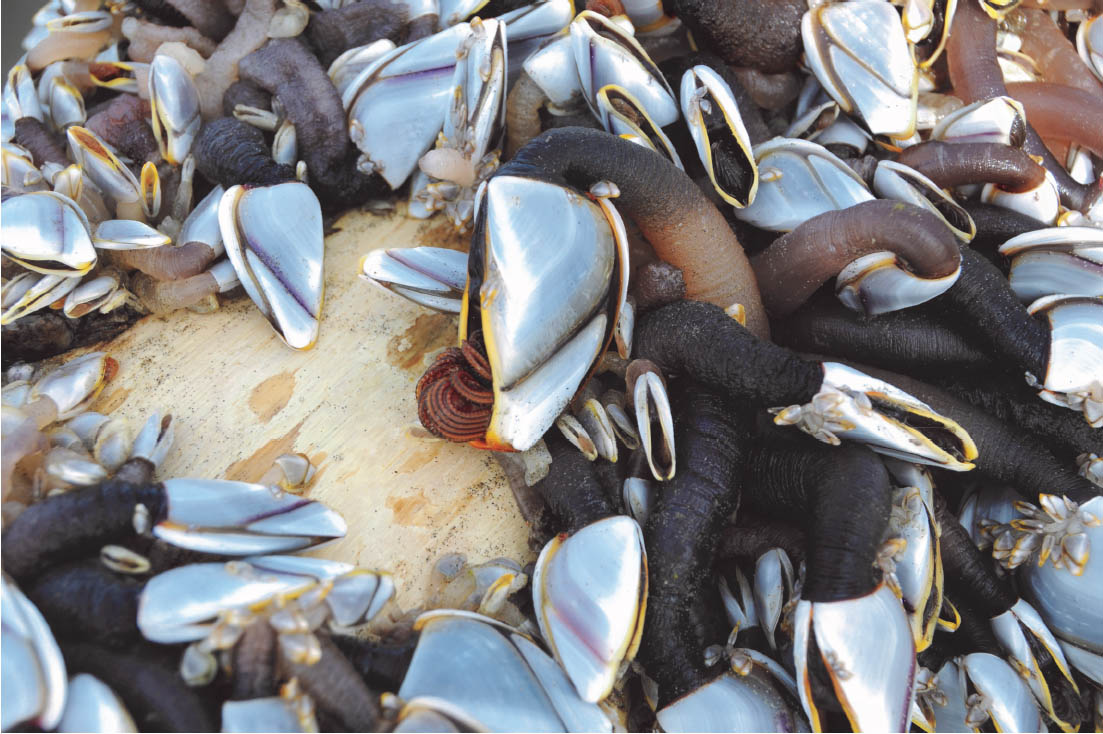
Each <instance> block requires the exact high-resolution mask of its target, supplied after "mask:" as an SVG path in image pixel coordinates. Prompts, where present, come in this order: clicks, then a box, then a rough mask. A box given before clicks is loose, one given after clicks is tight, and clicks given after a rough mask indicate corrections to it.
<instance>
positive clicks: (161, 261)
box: [108, 242, 218, 280]
mask: <svg viewBox="0 0 1103 734" xmlns="http://www.w3.org/2000/svg"><path fill="white" fill-rule="evenodd" d="M108 252H110V255H109V259H110V260H111V262H113V263H114V264H116V265H119V266H121V267H123V268H126V269H128V270H140V271H142V272H143V273H145V274H146V275H149V276H151V277H153V278H154V279H156V280H180V279H181V278H190V277H191V276H193V275H199V274H200V273H202V272H203V271H204V270H206V269H207V266H208V265H210V264H211V262H213V261H214V259H215V258H216V257H218V253H216V252H215V251H214V250H212V249H211V247H210V245H208V244H207V243H205V242H188V243H186V244H183V245H179V246H173V245H166V246H164V247H150V248H146V249H142V250H110V251H108Z"/></svg>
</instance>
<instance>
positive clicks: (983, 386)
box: [935, 374, 1103, 459]
mask: <svg viewBox="0 0 1103 734" xmlns="http://www.w3.org/2000/svg"><path fill="white" fill-rule="evenodd" d="M935 382H936V384H937V385H938V386H939V387H941V388H942V389H944V390H946V391H948V392H949V393H951V394H952V395H954V396H955V397H957V398H960V399H961V400H964V401H966V402H967V403H969V404H970V405H973V406H976V407H977V408H980V409H981V410H983V411H984V412H986V413H990V414H992V415H994V416H995V417H996V418H999V419H1000V420H1001V421H1003V422H1004V423H1009V424H1011V425H1014V426H1018V427H1019V428H1021V429H1023V430H1025V431H1030V432H1031V433H1034V434H1037V435H1038V436H1039V437H1040V438H1042V439H1043V440H1044V441H1046V443H1047V444H1050V445H1051V447H1052V448H1054V449H1055V453H1057V454H1058V455H1060V454H1061V453H1063V452H1067V453H1068V456H1067V457H1066V458H1069V459H1074V458H1076V456H1077V455H1078V454H1082V453H1097V454H1099V453H1103V431H1100V430H1099V429H1098V428H1092V427H1091V426H1090V425H1089V424H1088V422H1087V421H1085V420H1084V416H1083V415H1082V414H1081V413H1077V412H1075V411H1072V410H1067V409H1066V408H1062V407H1060V406H1057V405H1053V404H1051V403H1047V402H1045V401H1044V400H1039V399H1038V395H1037V392H1036V391H1035V390H1032V389H1030V388H1029V387H1028V386H1027V385H1026V383H1025V382H1023V381H1022V380H1016V379H1013V378H1010V377H1002V376H995V375H991V374H986V375H983V376H981V375H965V374H958V375H952V376H951V375H948V376H946V377H944V378H941V379H937V380H935Z"/></svg>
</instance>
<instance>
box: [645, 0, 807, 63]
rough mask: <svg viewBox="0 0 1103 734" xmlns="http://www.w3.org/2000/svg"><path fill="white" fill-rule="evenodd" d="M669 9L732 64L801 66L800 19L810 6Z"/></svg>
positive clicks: (782, 1)
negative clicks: (799, 64)
mask: <svg viewBox="0 0 1103 734" xmlns="http://www.w3.org/2000/svg"><path fill="white" fill-rule="evenodd" d="M664 7H665V8H666V10H667V11H668V12H670V13H672V14H673V15H676V16H677V17H678V18H679V19H681V21H682V22H683V23H685V24H686V25H687V26H688V27H689V29H690V30H691V31H692V32H693V36H694V38H695V39H698V40H699V42H702V43H703V44H704V45H705V46H706V47H708V48H709V49H711V50H712V51H713V52H714V53H716V54H718V55H719V56H721V57H722V58H723V59H724V61H726V62H727V63H729V64H731V65H732V66H750V67H753V68H755V69H758V70H760V71H765V72H780V71H787V70H789V69H795V68H796V66H797V64H798V63H799V62H800V55H801V51H802V50H803V48H804V47H803V44H802V43H801V36H800V21H801V16H802V15H804V12H805V11H806V10H808V6H807V4H805V3H803V2H799V0H779V1H778V2H760V0H730V1H729V2H711V1H710V0H673V2H668V3H666V4H664Z"/></svg>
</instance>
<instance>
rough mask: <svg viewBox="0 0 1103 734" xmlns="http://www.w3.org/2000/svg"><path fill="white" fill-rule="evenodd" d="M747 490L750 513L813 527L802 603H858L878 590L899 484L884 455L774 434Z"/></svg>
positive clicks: (754, 455)
mask: <svg viewBox="0 0 1103 734" xmlns="http://www.w3.org/2000/svg"><path fill="white" fill-rule="evenodd" d="M745 483H746V486H747V502H748V504H749V505H750V506H752V507H754V508H756V509H758V510H760V511H762V512H764V513H768V514H770V515H773V516H775V517H786V518H791V517H793V516H794V515H795V516H797V517H800V518H802V519H803V521H804V523H805V525H806V529H807V533H808V538H807V545H806V547H805V552H806V559H805V563H806V572H805V581H804V585H803V586H802V588H801V598H803V599H807V600H808V601H813V602H831V601H839V600H842V599H853V598H856V597H859V596H864V595H866V594H869V593H870V592H871V591H873V590H874V589H875V588H876V587H877V584H878V583H879V582H880V576H881V574H880V572H879V571H878V570H877V568H876V565H875V563H874V561H875V560H876V558H877V553H878V550H879V549H880V546H881V539H882V538H883V537H884V534H885V528H886V527H887V526H888V521H889V511H890V508H891V504H892V484H891V482H890V479H889V474H888V471H887V470H886V469H885V466H884V464H882V463H881V460H880V459H879V458H877V455H876V454H874V453H873V452H872V451H870V450H869V449H867V448H865V447H862V446H846V447H842V448H834V447H830V446H825V445H823V444H819V443H813V442H812V441H811V440H810V439H807V438H802V437H797V438H792V437H788V436H786V437H782V436H779V435H777V432H776V431H772V432H770V433H767V434H765V435H764V436H762V437H761V438H760V439H759V440H758V441H757V442H756V444H755V446H754V450H753V451H752V452H751V454H750V458H749V459H748V463H747V478H746V480H745Z"/></svg>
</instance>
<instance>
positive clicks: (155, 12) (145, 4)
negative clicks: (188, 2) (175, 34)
mask: <svg viewBox="0 0 1103 734" xmlns="http://www.w3.org/2000/svg"><path fill="white" fill-rule="evenodd" d="M135 4H136V5H137V6H138V7H140V8H141V9H142V10H144V11H145V12H146V13H147V14H148V15H150V16H152V17H153V18H155V19H157V21H158V22H160V23H161V24H162V25H168V26H173V27H175V28H181V27H183V26H190V25H191V21H190V20H188V18H187V16H185V15H184V14H183V13H181V12H180V11H179V10H177V9H176V8H175V7H173V5H172V3H171V2H170V0H135Z"/></svg>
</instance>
